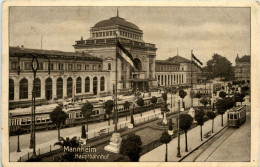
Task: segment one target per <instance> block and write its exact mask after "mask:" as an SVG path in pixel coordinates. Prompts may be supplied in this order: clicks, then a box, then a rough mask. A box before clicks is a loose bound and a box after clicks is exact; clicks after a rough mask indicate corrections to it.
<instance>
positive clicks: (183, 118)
mask: <svg viewBox="0 0 260 167" xmlns="http://www.w3.org/2000/svg"><path fill="white" fill-rule="evenodd" d="M192 123H193V118H192V117H191V116H190V115H189V114H181V115H180V128H181V130H183V131H184V133H185V143H186V147H185V151H186V152H188V141H187V140H188V139H187V132H188V130H189V129H190V127H191V125H192Z"/></svg>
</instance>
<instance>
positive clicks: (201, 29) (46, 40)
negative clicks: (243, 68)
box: [9, 7, 250, 65]
mask: <svg viewBox="0 0 260 167" xmlns="http://www.w3.org/2000/svg"><path fill="white" fill-rule="evenodd" d="M117 8H118V9H119V16H120V17H122V18H124V19H126V20H127V21H129V22H132V23H134V24H136V25H137V26H138V27H139V28H140V29H141V30H143V33H144V36H143V39H144V41H145V42H147V43H154V44H156V47H157V48H158V50H157V59H161V60H163V59H166V58H168V57H172V56H175V55H176V54H177V48H178V50H179V55H180V56H183V57H185V58H190V51H191V50H193V53H194V55H195V56H196V57H197V58H198V59H200V60H201V61H202V62H203V63H206V61H208V60H209V59H211V57H212V55H213V54H214V53H219V54H221V55H223V56H226V57H227V58H228V59H229V60H230V61H231V62H232V63H233V65H235V64H234V62H235V61H234V60H235V57H236V55H237V54H239V55H240V56H241V55H245V54H250V8H215V7H214V8H205V7H201V8H198V7H196V8H195V7H189V8H188V7H11V8H10V20H9V24H10V46H20V45H24V46H25V47H26V48H36V49H40V46H41V44H40V43H41V42H40V41H41V40H40V39H41V35H42V36H43V44H42V45H43V49H48V50H62V51H72V52H74V48H73V46H72V45H74V44H75V41H76V40H79V39H80V38H81V36H83V38H84V39H87V38H89V37H90V33H89V30H90V27H93V26H94V25H95V24H96V23H97V22H99V21H101V20H106V19H109V18H110V17H114V16H116V10H117Z"/></svg>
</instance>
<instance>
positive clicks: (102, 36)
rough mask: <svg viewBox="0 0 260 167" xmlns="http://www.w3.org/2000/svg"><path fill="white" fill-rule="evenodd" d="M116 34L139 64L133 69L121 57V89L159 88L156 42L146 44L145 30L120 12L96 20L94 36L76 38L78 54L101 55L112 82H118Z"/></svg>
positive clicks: (119, 62)
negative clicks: (84, 38) (116, 76)
mask: <svg viewBox="0 0 260 167" xmlns="http://www.w3.org/2000/svg"><path fill="white" fill-rule="evenodd" d="M116 37H117V39H118V40H119V41H120V43H121V44H122V45H123V46H124V47H125V48H126V49H127V50H128V51H129V52H130V53H131V54H132V56H133V59H134V64H136V66H137V69H135V70H132V69H131V68H129V66H128V64H127V63H126V62H125V61H124V60H121V59H119V60H118V65H117V70H118V91H119V92H124V91H132V90H133V91H137V90H140V91H149V90H150V89H151V88H154V87H156V86H157V82H156V78H155V58H156V50H157V48H156V47H155V44H150V43H145V42H144V41H143V31H142V30H140V29H139V27H137V26H136V25H135V24H133V23H130V22H128V21H126V20H125V19H123V18H121V17H119V16H118V15H117V16H116V17H111V18H110V19H107V20H103V21H100V22H98V23H96V24H95V25H94V26H93V27H91V28H90V38H88V39H87V40H83V39H82V38H81V40H79V41H76V44H75V45H74V48H75V51H76V52H78V53H87V54H91V55H93V56H95V57H99V58H101V59H102V60H103V66H104V69H106V70H108V71H110V78H109V82H110V84H111V85H115V70H116V65H115V56H116ZM111 93H112V92H111Z"/></svg>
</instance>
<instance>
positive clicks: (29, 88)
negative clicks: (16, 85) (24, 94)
mask: <svg viewBox="0 0 260 167" xmlns="http://www.w3.org/2000/svg"><path fill="white" fill-rule="evenodd" d="M22 79H23V78H21V80H22ZM26 79H27V80H28V99H29V100H31V99H32V90H33V77H32V76H29V77H28V78H26Z"/></svg>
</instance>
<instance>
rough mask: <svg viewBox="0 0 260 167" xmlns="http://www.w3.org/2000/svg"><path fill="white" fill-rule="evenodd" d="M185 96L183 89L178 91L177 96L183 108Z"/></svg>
mask: <svg viewBox="0 0 260 167" xmlns="http://www.w3.org/2000/svg"><path fill="white" fill-rule="evenodd" d="M186 95H187V92H185V91H184V90H183V89H180V90H179V96H180V98H181V100H182V106H183V99H184V98H185V96H186Z"/></svg>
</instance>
